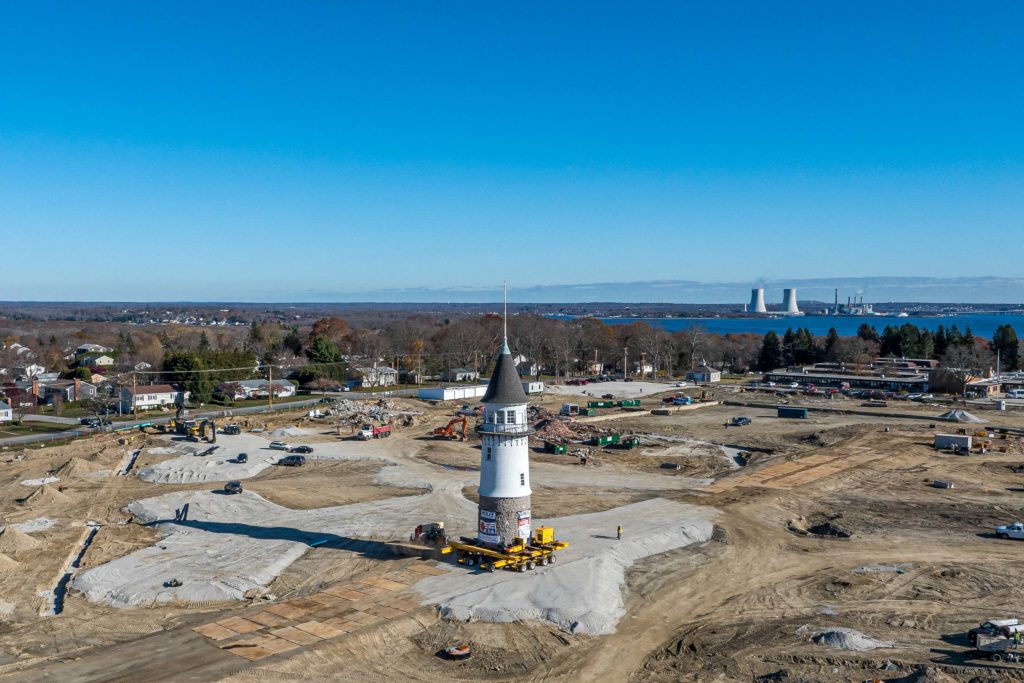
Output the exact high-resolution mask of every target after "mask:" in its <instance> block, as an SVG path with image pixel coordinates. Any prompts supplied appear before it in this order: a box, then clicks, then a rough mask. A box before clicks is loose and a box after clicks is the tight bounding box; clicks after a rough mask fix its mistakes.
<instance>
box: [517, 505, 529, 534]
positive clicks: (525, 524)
mask: <svg viewBox="0 0 1024 683" xmlns="http://www.w3.org/2000/svg"><path fill="white" fill-rule="evenodd" d="M516 520H517V521H518V523H519V531H518V535H519V538H529V537H530V511H529V510H520V511H519V512H517V513H516Z"/></svg>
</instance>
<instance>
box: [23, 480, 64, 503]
mask: <svg viewBox="0 0 1024 683" xmlns="http://www.w3.org/2000/svg"><path fill="white" fill-rule="evenodd" d="M67 501H68V497H67V496H65V495H64V494H63V493H61V492H60V491H58V490H57V489H55V488H53V487H52V486H50V485H49V484H43V485H42V486H40V487H39V488H37V489H36V490H35V491H33V492H32V493H30V494H28V495H27V496H25V497H24V498H21V499H20V500H18V505H24V506H26V507H33V506H36V505H59V504H61V503H66V502H67Z"/></svg>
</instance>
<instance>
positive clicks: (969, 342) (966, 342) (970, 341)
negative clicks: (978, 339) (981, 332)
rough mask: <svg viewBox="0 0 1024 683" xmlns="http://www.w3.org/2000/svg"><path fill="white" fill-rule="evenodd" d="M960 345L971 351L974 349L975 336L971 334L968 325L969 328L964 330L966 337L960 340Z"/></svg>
mask: <svg viewBox="0 0 1024 683" xmlns="http://www.w3.org/2000/svg"><path fill="white" fill-rule="evenodd" d="M960 345H961V346H966V347H967V348H969V349H973V348H974V335H973V334H971V326H970V325H968V326H967V328H966V329H964V336H963V337H961V338H960Z"/></svg>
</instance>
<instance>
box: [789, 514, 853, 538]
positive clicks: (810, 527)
mask: <svg viewBox="0 0 1024 683" xmlns="http://www.w3.org/2000/svg"><path fill="white" fill-rule="evenodd" d="M835 519H837V518H835V517H832V518H829V517H824V516H821V515H816V516H814V517H812V518H811V519H807V518H806V517H796V518H795V519H791V520H789V521H787V522H786V528H787V529H789V530H790V531H792V532H793V533H795V534H799V535H800V536H826V537H829V538H849V537H850V536H851V535H852V534H851V533H850V532H849V531H847V530H846V529H844V528H842V527H841V526H839V525H838V524H836V523H835Z"/></svg>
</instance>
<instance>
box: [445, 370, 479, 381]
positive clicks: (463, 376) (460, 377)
mask: <svg viewBox="0 0 1024 683" xmlns="http://www.w3.org/2000/svg"><path fill="white" fill-rule="evenodd" d="M442 374H443V377H444V381H445V382H476V381H478V380H479V379H480V373H479V372H477V371H476V370H474V369H473V368H452V369H451V370H446V371H445V372H444V373H442Z"/></svg>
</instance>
